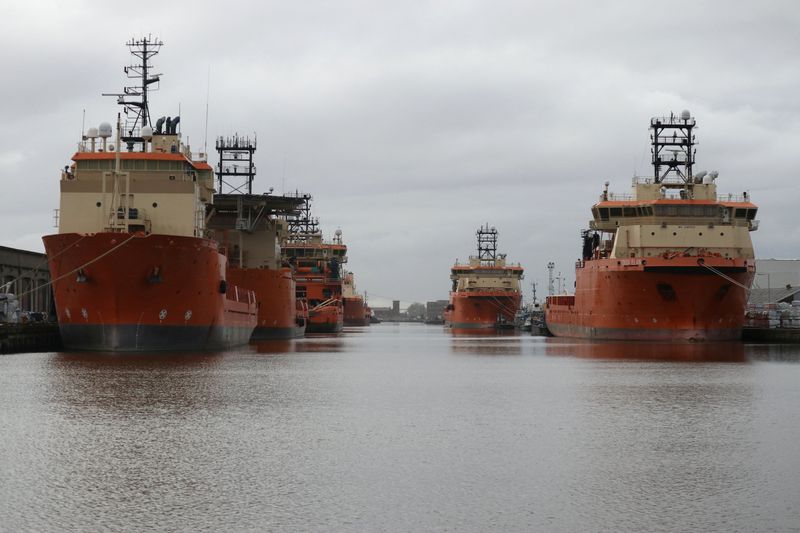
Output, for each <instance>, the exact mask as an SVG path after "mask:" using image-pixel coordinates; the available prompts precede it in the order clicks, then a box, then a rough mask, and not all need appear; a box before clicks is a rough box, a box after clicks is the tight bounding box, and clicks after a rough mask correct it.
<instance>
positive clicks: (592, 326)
mask: <svg viewBox="0 0 800 533" xmlns="http://www.w3.org/2000/svg"><path fill="white" fill-rule="evenodd" d="M704 264H705V265H708V266H712V267H714V268H715V269H717V270H718V271H720V272H722V273H723V274H724V275H725V276H727V277H728V278H730V279H731V280H733V281H735V282H736V283H733V282H731V281H729V280H728V279H724V278H723V277H721V276H719V275H718V274H715V273H713V272H711V271H710V270H708V269H707V268H706V267H705V266H703V265H704ZM754 275H755V264H754V262H753V261H750V262H748V261H747V260H743V259H726V258H720V257H704V258H698V257H676V258H671V259H668V258H647V259H646V260H643V259H639V258H631V259H622V260H618V259H596V260H590V261H585V262H581V263H579V264H578V268H577V269H576V283H575V295H574V296H554V297H553V296H551V297H549V298H548V300H547V307H546V310H545V320H546V323H547V327H548V329H549V330H550V333H552V334H553V335H555V336H557V337H578V338H594V339H619V340H648V341H652V340H690V341H703V340H732V339H738V338H740V337H741V333H742V326H743V324H744V312H745V307H746V303H747V292H746V291H745V289H744V288H742V287H741V286H739V285H742V286H744V287H749V286H750V284H751V283H752V281H753V277H754Z"/></svg>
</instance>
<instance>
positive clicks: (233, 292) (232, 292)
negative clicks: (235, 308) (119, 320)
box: [225, 284, 256, 304]
mask: <svg viewBox="0 0 800 533" xmlns="http://www.w3.org/2000/svg"><path fill="white" fill-rule="evenodd" d="M225 298H227V299H228V300H230V301H232V302H244V303H247V304H252V303H255V302H256V293H255V292H254V291H251V290H250V289H245V288H243V287H239V286H238V285H233V284H230V285H228V287H227V290H226V291H225Z"/></svg>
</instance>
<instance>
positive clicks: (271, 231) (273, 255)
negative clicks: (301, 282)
mask: <svg viewBox="0 0 800 533" xmlns="http://www.w3.org/2000/svg"><path fill="white" fill-rule="evenodd" d="M216 148H217V151H218V153H219V163H218V164H217V168H216V173H217V191H218V192H217V194H215V195H214V202H213V204H209V205H207V206H206V209H207V214H206V219H207V220H208V222H207V224H208V227H209V229H211V230H213V235H214V239H215V240H216V241H217V243H218V244H219V246H220V247H221V248H222V249H223V250H225V253H226V255H227V257H228V261H229V267H228V279H229V281H231V282H232V283H235V284H237V285H239V286H241V287H245V288H247V289H250V290H252V291H254V292H255V295H256V300H257V302H258V324H257V325H256V328H255V330H254V331H253V335H252V340H254V341H260V340H270V339H291V338H296V337H302V336H303V335H304V333H305V328H306V318H305V315H304V303H303V302H302V301H298V300H297V297H296V283H295V280H294V273H293V272H292V269H291V268H290V267H289V265H288V264H283V261H282V258H281V248H280V239H281V237H282V235H284V234H285V231H286V221H285V217H286V216H291V215H296V214H298V213H299V207H300V206H301V205H302V204H303V199H302V198H298V197H296V196H277V195H273V194H272V191H271V190H270V192H269V193H264V194H253V180H254V178H255V173H256V169H255V164H254V162H253V154H254V152H255V150H256V141H255V139H250V138H249V137H242V136H239V135H234V136H232V137H227V138H224V137H219V138H218V139H217V141H216Z"/></svg>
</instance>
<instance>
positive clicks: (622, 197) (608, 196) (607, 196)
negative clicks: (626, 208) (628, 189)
mask: <svg viewBox="0 0 800 533" xmlns="http://www.w3.org/2000/svg"><path fill="white" fill-rule="evenodd" d="M635 199H636V198H634V196H633V195H632V194H620V193H613V192H610V193H603V194H601V195H600V201H601V202H608V201H611V202H627V201H631V200H635Z"/></svg>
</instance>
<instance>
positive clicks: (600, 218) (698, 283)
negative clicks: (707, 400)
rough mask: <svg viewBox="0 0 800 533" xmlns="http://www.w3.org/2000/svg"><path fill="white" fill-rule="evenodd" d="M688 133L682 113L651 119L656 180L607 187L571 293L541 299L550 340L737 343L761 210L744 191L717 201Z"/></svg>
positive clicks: (688, 119)
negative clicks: (625, 191)
mask: <svg viewBox="0 0 800 533" xmlns="http://www.w3.org/2000/svg"><path fill="white" fill-rule="evenodd" d="M695 125H696V123H695V119H694V118H693V117H692V116H691V114H690V113H689V112H688V111H683V112H682V113H681V114H680V115H675V114H670V116H668V117H655V118H653V119H651V121H650V130H651V137H650V138H651V140H652V150H651V151H652V163H653V169H654V174H653V176H652V177H645V178H641V177H637V178H634V179H633V194H632V195H623V196H617V195H614V194H611V193H609V192H608V185H609V184H608V182H606V184H605V189H604V190H603V192H602V194H601V195H600V201H599V202H598V203H597V204H595V205H594V206H593V207H592V215H593V220H592V221H591V222H590V223H589V229H588V230H584V231H582V232H581V238H582V242H583V252H582V255H581V258H580V259H579V260H578V261H577V263H576V264H575V294H574V295H569V296H550V297H548V298H547V306H546V312H545V318H546V322H547V327H548V329H549V330H550V332H551V333H552V334H553V335H555V336H561V337H582V338H594V339H622V340H625V339H631V340H688V341H704V340H729V339H738V338H740V336H741V334H742V326H743V322H744V314H745V306H746V303H747V294H748V291H749V289H750V284H751V283H752V281H753V277H754V275H755V259H754V257H755V256H754V253H753V244H752V241H751V239H750V232H751V231H754V230H756V229H757V228H758V220H756V212H757V209H758V208H757V207H756V206H755V205H754V204H753V203H751V202H750V198H749V195H748V194H747V193H746V192H745V193H743V194H742V195H741V196H736V195H725V196H718V195H717V185H716V182H715V180H716V178H717V176H718V173H717V172H716V171H713V172H705V171H701V172H697V173H694V170H693V166H694V163H695V160H694V158H695V148H694V146H695V144H696V142H695V134H694V128H695Z"/></svg>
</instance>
